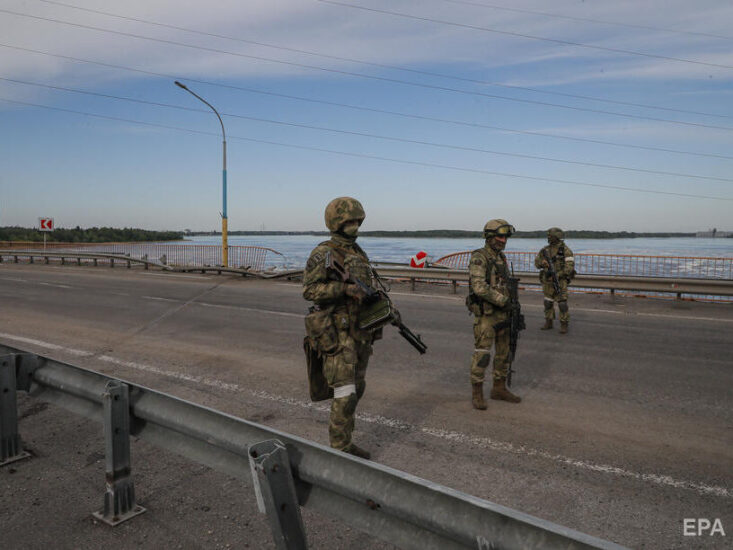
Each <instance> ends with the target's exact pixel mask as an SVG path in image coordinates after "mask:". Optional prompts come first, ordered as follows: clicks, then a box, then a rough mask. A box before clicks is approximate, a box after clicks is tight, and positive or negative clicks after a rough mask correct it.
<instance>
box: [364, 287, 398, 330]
mask: <svg viewBox="0 0 733 550" xmlns="http://www.w3.org/2000/svg"><path fill="white" fill-rule="evenodd" d="M394 318H395V314H394V309H393V307H392V302H391V301H390V299H389V298H388V297H387V296H386V295H385V294H383V293H381V292H380V293H379V298H377V299H376V300H374V301H373V302H370V303H368V304H365V305H363V306H362V307H361V310H360V311H359V317H358V327H359V329H361V330H367V331H376V330H378V329H381V328H382V327H383V326H385V325H388V324H389V323H391V322H392V321H393V320H394ZM380 337H381V335H380Z"/></svg>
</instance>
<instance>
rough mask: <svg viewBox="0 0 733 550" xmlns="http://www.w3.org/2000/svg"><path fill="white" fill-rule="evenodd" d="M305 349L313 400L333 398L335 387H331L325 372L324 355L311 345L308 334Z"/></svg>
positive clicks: (304, 342) (309, 385)
mask: <svg viewBox="0 0 733 550" xmlns="http://www.w3.org/2000/svg"><path fill="white" fill-rule="evenodd" d="M303 351H305V366H306V373H307V375H308V389H309V391H310V397H311V401H323V400H324V399H330V398H332V397H333V388H331V387H329V385H328V381H327V380H326V377H325V376H324V374H323V355H322V354H320V353H318V351H316V350H315V349H314V348H313V347H312V346H311V340H310V338H309V337H308V336H306V337H305V338H303Z"/></svg>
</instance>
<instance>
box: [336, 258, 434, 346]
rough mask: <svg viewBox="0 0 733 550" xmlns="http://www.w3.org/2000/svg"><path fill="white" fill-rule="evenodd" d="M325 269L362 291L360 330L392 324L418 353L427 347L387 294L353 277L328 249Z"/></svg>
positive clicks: (374, 328)
mask: <svg viewBox="0 0 733 550" xmlns="http://www.w3.org/2000/svg"><path fill="white" fill-rule="evenodd" d="M326 269H327V270H328V271H329V272H330V273H334V274H335V275H336V276H337V277H338V278H339V280H341V281H343V282H345V283H351V284H355V285H356V286H357V287H359V289H360V290H361V291H362V292H363V294H364V298H363V299H362V301H361V303H362V304H363V306H364V307H363V308H362V311H361V312H360V313H359V321H358V322H359V328H360V329H362V330H376V329H378V328H381V327H383V326H384V325H386V324H388V323H389V324H392V325H394V326H395V327H397V328H398V329H399V332H400V336H402V337H403V338H404V339H405V340H407V342H408V343H409V344H410V345H411V346H412V347H413V348H415V349H416V350H417V351H418V352H420V354H423V353H425V352H426V351H427V349H428V347H427V346H426V345H425V343H424V342H423V341H422V340H421V339H420V335H419V334H415V333H414V332H412V331H411V330H410V329H409V328H408V327H407V326H406V325H405V324H404V323H403V322H402V317H401V316H400V312H399V311H397V309H396V308H395V307H394V305H393V304H392V300H391V299H390V297H389V295H388V294H387V293H386V292H384V291H383V290H376V289H374V288H372V287H371V286H369V285H368V284H366V283H364V282H363V281H361V280H359V279H358V278H357V277H354V276H353V275H352V274H351V273H349V271H348V270H347V269H346V267H344V266H343V265H342V264H341V263H340V262H339V261H338V260H337V259H336V258H335V255H334V254H332V253H331V252H330V251H329V252H326Z"/></svg>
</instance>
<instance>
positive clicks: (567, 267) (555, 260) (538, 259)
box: [534, 241, 575, 279]
mask: <svg viewBox="0 0 733 550" xmlns="http://www.w3.org/2000/svg"><path fill="white" fill-rule="evenodd" d="M543 250H548V251H549V252H550V258H552V264H553V265H554V266H555V271H556V272H557V276H558V278H561V279H562V278H566V279H567V278H570V277H571V275H572V274H573V272H574V270H575V259H574V258H573V251H572V250H570V248H569V247H568V245H566V244H565V241H560V242H558V243H555V244H548V245H547V246H545V247H544V248H542V250H540V251H539V252H538V253H537V256H535V259H534V265H535V267H536V268H537V269H542V262H543V261H544V260H545V256H544V253H543V252H542V251H543Z"/></svg>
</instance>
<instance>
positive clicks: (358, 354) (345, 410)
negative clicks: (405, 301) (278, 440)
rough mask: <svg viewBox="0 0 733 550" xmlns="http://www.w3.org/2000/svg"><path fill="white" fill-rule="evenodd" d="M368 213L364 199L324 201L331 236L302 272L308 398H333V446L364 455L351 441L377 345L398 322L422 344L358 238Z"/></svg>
mask: <svg viewBox="0 0 733 550" xmlns="http://www.w3.org/2000/svg"><path fill="white" fill-rule="evenodd" d="M364 217H365V213H364V208H363V207H362V205H361V203H360V202H359V201H358V200H356V199H353V198H351V197H339V198H336V199H334V200H332V201H331V202H330V203H329V204H328V206H327V207H326V213H325V219H326V227H328V229H329V231H330V232H331V239H330V240H328V241H325V242H322V243H320V244H319V245H318V246H317V247H316V248H315V249H313V251H312V252H311V255H310V257H309V258H308V262H307V263H306V266H305V271H304V273H303V297H304V298H305V299H306V300H309V301H311V302H313V303H314V305H313V306H312V307H311V308H310V311H309V313H308V315H306V318H305V326H306V333H307V335H306V337H305V340H304V348H305V353H306V359H307V363H308V378H309V383H310V392H311V399H313V400H314V401H320V400H323V399H328V398H329V397H331V398H332V401H331V416H330V420H329V426H328V434H329V441H330V444H331V447H332V448H334V449H338V450H341V451H344V452H347V453H350V454H353V455H355V456H358V457H361V458H367V459H368V458H370V453H369V452H368V451H366V450H364V449H362V448H360V447H358V446H357V445H355V444H354V443H353V442H352V433H353V431H354V416H355V413H356V405H357V403H358V402H359V400H360V399H361V397H362V396H363V395H364V390H365V388H366V379H365V376H366V369H367V363H368V362H369V356H370V355H371V354H372V345H373V344H374V342H375V341H376V340H379V339H380V338H381V337H382V327H383V326H384V325H386V324H393V325H395V326H397V327H398V328H399V330H400V335H402V336H403V337H404V338H405V339H407V340H408V341H409V342H410V343H411V344H412V345H413V346H414V347H415V348H416V349H417V350H418V351H419V352H420V353H424V352H425V349H426V347H425V345H424V344H423V343H422V341H421V340H420V337H419V336H416V335H414V334H413V333H412V332H411V331H410V330H409V329H408V328H407V327H406V326H405V325H404V324H402V321H401V319H400V315H399V313H398V312H397V310H395V309H394V307H393V305H392V302H391V301H390V300H389V297H388V296H387V294H386V292H384V290H383V289H382V290H380V289H379V288H378V285H380V284H381V283H380V281H379V279H378V277H377V276H376V273H375V272H374V271H373V269H372V267H371V265H370V264H369V258H368V257H367V255H366V253H365V252H364V251H363V250H362V248H361V247H360V246H359V245H358V244H356V239H357V235H358V232H359V227H360V226H361V224H362V222H363V221H364Z"/></svg>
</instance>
